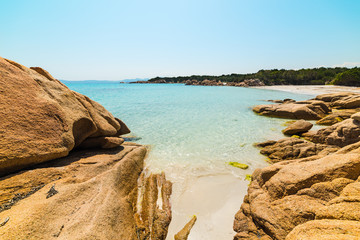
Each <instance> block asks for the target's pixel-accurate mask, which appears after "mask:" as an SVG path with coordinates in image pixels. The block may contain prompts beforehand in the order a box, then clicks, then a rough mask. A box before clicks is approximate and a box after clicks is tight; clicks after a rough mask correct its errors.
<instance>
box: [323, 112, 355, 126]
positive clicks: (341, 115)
mask: <svg viewBox="0 0 360 240" xmlns="http://www.w3.org/2000/svg"><path fill="white" fill-rule="evenodd" d="M359 111H360V109H357V108H355V109H333V110H332V112H331V113H330V114H329V115H327V116H326V117H324V118H322V119H320V120H318V121H317V122H316V124H320V125H333V124H336V123H338V122H341V121H343V120H345V119H348V118H350V117H351V115H353V114H354V113H356V112H359Z"/></svg>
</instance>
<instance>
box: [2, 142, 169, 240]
mask: <svg viewBox="0 0 360 240" xmlns="http://www.w3.org/2000/svg"><path fill="white" fill-rule="evenodd" d="M145 154H146V149H145V148H144V147H142V146H140V145H137V144H132V143H125V144H124V146H123V147H120V148H114V149H111V150H79V151H75V152H73V153H72V154H70V155H69V156H68V157H65V158H61V159H58V160H55V161H50V162H46V163H42V164H40V165H37V166H36V168H34V169H32V170H26V171H22V172H19V173H16V174H13V175H8V176H6V177H3V178H1V179H0V181H1V184H0V192H1V194H0V203H1V205H2V207H3V210H2V211H1V212H0V219H4V218H6V217H9V221H8V222H7V224H6V225H4V226H2V227H0V238H1V239H4V240H7V239H12V240H13V239H55V238H56V239H129V240H130V239H131V240H135V239H136V240H138V239H141V240H143V239H149V237H150V236H151V238H152V239H165V236H166V232H167V227H168V225H169V223H170V220H171V209H170V203H169V197H170V194H171V183H170V182H168V181H166V180H165V177H164V175H150V176H149V177H145V176H144V175H143V166H144V157H145ZM138 179H140V180H139V181H138ZM54 184H55V187H56V191H57V192H58V193H57V194H55V195H53V196H51V197H49V198H46V196H47V192H48V191H49V189H51V187H52V186H54ZM33 189H37V191H35V192H33ZM158 190H159V191H161V194H159V193H158ZM29 192H30V193H32V194H31V195H30V196H28V197H26V198H24V199H22V200H20V201H18V202H16V201H15V204H14V205H13V206H11V204H9V203H11V202H12V201H14V199H15V200H16V199H21V198H22V196H23V197H25V196H26V195H28V193H29ZM158 196H161V199H158ZM159 203H160V206H159V205H158V204H159ZM6 206H7V207H6ZM4 208H5V209H7V210H4ZM9 208H10V209H9Z"/></svg>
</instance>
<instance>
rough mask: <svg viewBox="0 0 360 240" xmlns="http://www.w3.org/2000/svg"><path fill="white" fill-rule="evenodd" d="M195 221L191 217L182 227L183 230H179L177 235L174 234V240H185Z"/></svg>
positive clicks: (195, 218)
mask: <svg viewBox="0 0 360 240" xmlns="http://www.w3.org/2000/svg"><path fill="white" fill-rule="evenodd" d="M196 220H197V217H196V216H193V217H192V218H191V220H190V221H189V222H188V223H187V224H186V225H185V226H184V228H183V229H181V230H180V231H179V232H178V233H177V234H175V236H174V239H175V240H187V239H188V236H189V234H190V231H191V229H192V227H193V226H194V225H195V222H196Z"/></svg>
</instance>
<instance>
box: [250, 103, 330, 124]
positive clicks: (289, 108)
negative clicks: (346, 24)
mask: <svg viewBox="0 0 360 240" xmlns="http://www.w3.org/2000/svg"><path fill="white" fill-rule="evenodd" d="M253 111H254V112H256V113H258V114H260V115H263V116H269V117H278V118H289V119H304V120H319V119H321V118H323V117H325V116H326V114H328V113H329V109H328V108H327V106H326V105H325V104H323V103H320V102H316V101H315V102H295V103H291V102H290V103H289V102H286V103H283V104H269V105H258V106H255V107H254V108H253Z"/></svg>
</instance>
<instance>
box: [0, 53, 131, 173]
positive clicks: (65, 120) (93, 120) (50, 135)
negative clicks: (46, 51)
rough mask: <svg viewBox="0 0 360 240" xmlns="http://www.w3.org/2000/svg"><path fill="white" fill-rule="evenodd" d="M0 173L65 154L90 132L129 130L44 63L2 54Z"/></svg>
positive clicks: (112, 133)
mask: <svg viewBox="0 0 360 240" xmlns="http://www.w3.org/2000/svg"><path fill="white" fill-rule="evenodd" d="M0 93H1V98H0V119H1V121H0V129H1V130H0V176H1V175H5V174H8V173H10V172H13V171H16V170H19V169H22V168H24V167H28V166H31V165H34V164H37V163H41V162H44V161H48V160H52V159H56V158H60V157H64V156H66V155H68V154H69V151H71V150H72V149H74V148H75V147H76V146H78V145H80V144H81V143H82V142H83V141H84V140H85V139H87V138H89V137H114V136H118V135H119V134H122V133H124V132H128V128H127V127H126V125H125V124H123V123H122V122H121V121H118V120H117V119H115V118H114V117H113V116H112V115H111V113H109V112H108V111H107V110H106V109H105V108H104V107H102V106H101V105H100V104H98V103H97V102H95V101H92V100H91V99H89V98H88V97H86V96H84V95H81V94H79V93H76V92H73V91H71V90H70V89H68V88H67V87H66V86H65V85H64V84H62V83H61V82H60V81H58V80H56V79H54V78H53V77H52V76H51V75H50V74H49V73H48V72H47V71H45V70H43V69H41V68H32V69H30V68H27V67H24V66H22V65H20V64H18V63H15V62H13V61H11V60H6V59H3V58H0Z"/></svg>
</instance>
